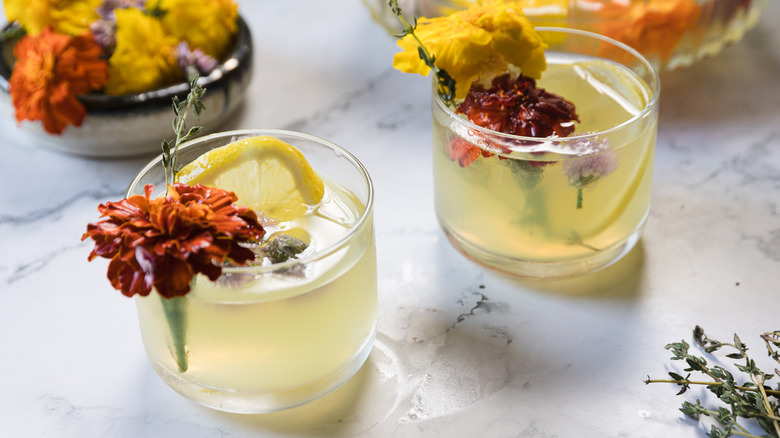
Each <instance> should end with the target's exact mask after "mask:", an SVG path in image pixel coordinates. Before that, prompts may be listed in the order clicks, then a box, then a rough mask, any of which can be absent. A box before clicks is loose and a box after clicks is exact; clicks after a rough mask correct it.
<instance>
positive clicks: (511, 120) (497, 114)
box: [450, 73, 579, 167]
mask: <svg viewBox="0 0 780 438" xmlns="http://www.w3.org/2000/svg"><path fill="white" fill-rule="evenodd" d="M457 112H458V113H460V114H465V115H466V117H468V119H469V120H470V121H471V122H472V123H474V124H475V125H478V126H481V127H483V128H486V129H490V130H493V131H497V132H502V133H504V134H513V135H520V136H524V137H536V138H540V137H551V136H553V137H566V136H568V135H569V134H571V133H572V132H574V122H575V121H576V122H579V118H578V117H577V114H576V113H575V108H574V104H572V103H571V102H569V101H567V100H566V99H564V98H562V97H560V96H557V95H555V94H552V93H548V92H547V91H546V90H545V89H543V88H537V87H536V81H535V80H534V79H533V78H529V77H527V76H523V75H522V74H521V75H518V76H517V78H512V77H511V76H510V75H509V74H508V73H507V74H505V75H502V76H498V77H496V78H494V79H493V82H492V84H491V87H490V88H489V89H485V87H483V86H482V85H479V84H475V85H472V87H471V90H469V94H468V95H467V96H466V99H465V100H464V101H463V103H461V104H460V105H459V106H458V109H457ZM457 140H461V141H460V142H459V143H460V144H458V145H455V144H454V142H453V144H451V145H450V157H451V158H452V159H453V160H458V162H459V163H460V165H461V167H466V166H467V165H468V164H471V162H473V161H474V160H476V159H477V158H478V156H479V150H481V149H480V148H479V147H477V146H475V145H473V144H470V143H468V142H466V141H465V140H462V139H456V141H457ZM472 148H473V149H475V150H470V149H472ZM506 152H510V151H509V150H507V151H506ZM485 153H487V155H485ZM482 155H483V156H485V157H488V156H490V155H492V154H491V153H490V152H486V151H483V153H482ZM464 157H466V158H465V160H464ZM464 162H465V163H466V164H464ZM530 163H531V165H533V166H535V167H539V166H544V165H545V164H546V162H544V161H539V162H533V161H532V162H530ZM537 163H538V164H537Z"/></svg>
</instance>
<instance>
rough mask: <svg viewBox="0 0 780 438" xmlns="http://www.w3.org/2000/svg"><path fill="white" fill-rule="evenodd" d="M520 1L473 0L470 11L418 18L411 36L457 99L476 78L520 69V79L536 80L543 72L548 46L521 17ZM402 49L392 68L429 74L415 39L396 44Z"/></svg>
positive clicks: (529, 23)
mask: <svg viewBox="0 0 780 438" xmlns="http://www.w3.org/2000/svg"><path fill="white" fill-rule="evenodd" d="M521 4H522V2H519V1H508V2H507V1H504V0H492V1H489V2H475V3H473V4H472V5H470V6H469V8H468V9H465V10H462V11H458V12H454V13H453V14H451V15H449V16H446V17H437V18H424V17H423V18H420V19H419V20H418V21H417V28H416V29H415V35H417V37H418V38H419V39H420V41H421V42H422V44H423V45H424V46H425V47H426V48H427V49H428V50H429V51H430V53H431V55H432V56H433V57H434V58H435V63H436V66H437V67H438V68H440V69H442V70H444V71H446V72H447V73H448V74H449V75H450V76H451V77H452V78H453V79H454V80H455V82H456V95H455V98H456V99H461V98H463V97H465V96H466V94H467V93H468V91H469V88H470V87H471V83H472V82H474V81H475V80H476V79H477V78H479V76H480V75H483V74H489V73H496V72H499V71H503V70H505V69H506V67H507V64H512V65H514V66H516V67H519V68H520V70H521V71H522V72H523V74H524V75H526V76H530V77H532V78H536V79H538V78H539V77H540V76H541V74H542V71H544V69H545V68H547V62H546V60H545V57H544V49H545V48H547V45H546V44H545V43H544V41H543V40H542V39H541V37H540V36H539V34H537V33H536V30H535V29H534V27H533V25H532V24H531V21H530V20H528V18H527V17H525V16H524V15H523V10H522V8H521ZM398 46H399V47H401V49H403V51H402V52H399V53H396V55H395V57H394V58H393V66H394V67H395V68H396V69H398V70H400V71H403V72H406V73H418V74H421V75H427V74H428V72H429V71H430V68H429V67H428V66H427V65H426V64H425V62H424V61H423V60H422V59H420V57H419V55H418V43H417V41H416V40H415V39H414V36H413V35H406V36H405V37H403V38H402V39H401V40H399V41H398Z"/></svg>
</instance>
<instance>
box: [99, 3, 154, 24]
mask: <svg viewBox="0 0 780 438" xmlns="http://www.w3.org/2000/svg"><path fill="white" fill-rule="evenodd" d="M145 3H146V0H103V3H101V4H100V6H98V8H97V13H98V14H99V15H100V17H101V18H102V19H103V20H109V21H116V17H114V9H127V8H138V9H143V8H144V4H145Z"/></svg>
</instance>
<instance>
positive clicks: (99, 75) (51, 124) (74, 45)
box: [9, 27, 108, 134]
mask: <svg viewBox="0 0 780 438" xmlns="http://www.w3.org/2000/svg"><path fill="white" fill-rule="evenodd" d="M102 53H103V51H102V49H101V48H100V46H98V45H97V44H96V43H95V42H94V40H93V38H92V34H91V33H90V34H88V35H84V36H77V37H72V36H67V35H62V34H57V33H54V32H53V31H52V30H51V29H50V28H48V27H47V28H46V29H44V30H43V32H41V33H40V34H39V35H37V36H30V35H26V36H24V37H22V39H21V40H19V42H18V43H17V44H16V46H15V47H14V56H16V65H15V66H14V69H13V72H12V73H11V79H10V81H9V83H10V93H11V101H12V102H13V105H14V108H15V110H16V120H17V121H19V122H21V121H22V120H40V121H41V122H43V128H44V129H45V130H46V131H47V132H50V133H52V134H61V133H62V131H63V130H64V129H65V127H66V126H67V125H69V124H70V125H75V126H80V125H81V122H82V121H83V120H84V117H85V116H86V114H87V110H86V109H85V108H84V105H82V104H81V102H79V101H78V99H77V98H76V96H78V95H80V94H84V93H86V92H89V91H91V90H95V89H98V88H100V87H102V86H103V85H105V84H106V82H107V81H108V65H107V64H106V62H105V61H104V60H101V59H99V57H100V55H101V54H102Z"/></svg>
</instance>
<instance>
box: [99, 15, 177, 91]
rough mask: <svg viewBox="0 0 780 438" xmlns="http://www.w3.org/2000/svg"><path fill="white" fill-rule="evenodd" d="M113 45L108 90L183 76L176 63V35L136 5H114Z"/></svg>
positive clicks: (152, 86) (150, 86)
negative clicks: (114, 37) (114, 32)
mask: <svg viewBox="0 0 780 438" xmlns="http://www.w3.org/2000/svg"><path fill="white" fill-rule="evenodd" d="M114 14H115V15H116V22H117V31H116V49H115V50H114V53H113V55H111V58H109V60H108V65H109V70H108V84H106V89H105V91H106V93H107V94H130V93H138V92H142V91H148V90H153V89H156V88H160V87H162V86H165V85H168V84H170V83H172V82H175V81H178V80H182V79H183V77H182V73H181V70H179V68H178V65H177V63H176V57H175V47H176V39H175V38H173V37H171V36H170V35H168V34H166V33H165V30H164V29H163V27H162V24H160V21H159V20H157V19H155V18H152V17H150V16H148V15H144V13H143V12H141V11H140V10H138V9H135V8H129V9H117V10H115V11H114Z"/></svg>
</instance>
